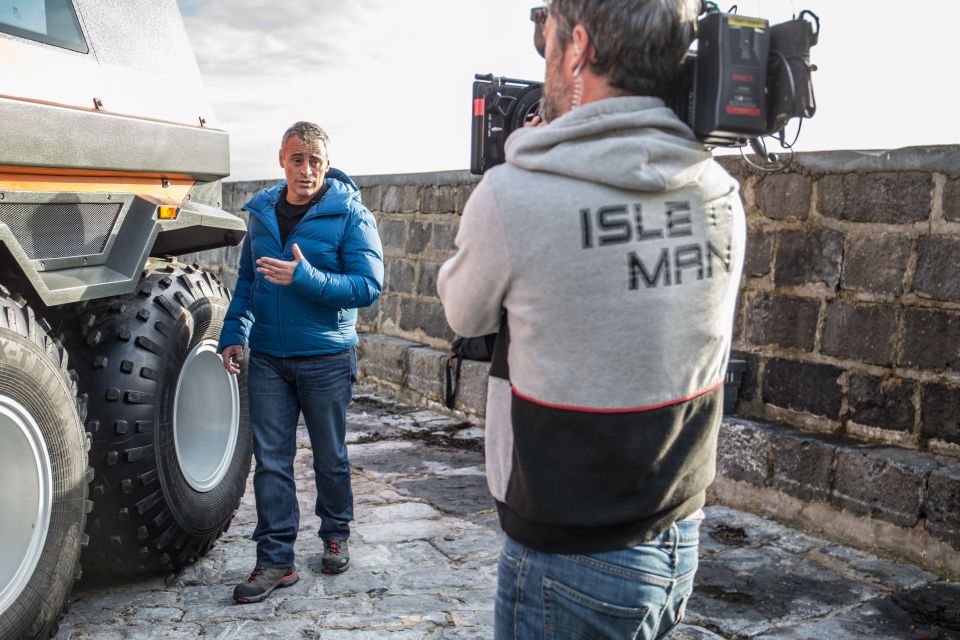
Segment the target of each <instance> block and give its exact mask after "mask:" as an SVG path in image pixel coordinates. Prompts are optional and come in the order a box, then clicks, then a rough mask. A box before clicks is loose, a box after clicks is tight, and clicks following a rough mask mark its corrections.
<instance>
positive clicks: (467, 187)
mask: <svg viewBox="0 0 960 640" xmlns="http://www.w3.org/2000/svg"><path fill="white" fill-rule="evenodd" d="M476 186H477V185H476V184H461V185H458V186H457V213H459V214H462V213H463V208H464V207H465V206H467V200H469V199H470V194H472V193H473V190H474V189H475V188H476Z"/></svg>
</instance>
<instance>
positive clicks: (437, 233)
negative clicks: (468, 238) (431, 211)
mask: <svg viewBox="0 0 960 640" xmlns="http://www.w3.org/2000/svg"><path fill="white" fill-rule="evenodd" d="M457 229H458V227H457V225H453V224H434V225H433V234H432V235H431V238H430V248H431V250H430V254H431V255H433V256H434V257H436V258H438V259H441V260H446V259H447V258H449V257H452V256H453V254H454V253H455V252H456V250H457V247H456V244H454V239H455V238H456V237H457Z"/></svg>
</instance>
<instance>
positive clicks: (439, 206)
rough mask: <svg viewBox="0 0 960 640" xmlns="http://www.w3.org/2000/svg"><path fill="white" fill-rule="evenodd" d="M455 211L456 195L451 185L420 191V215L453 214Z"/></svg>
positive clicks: (431, 187)
mask: <svg viewBox="0 0 960 640" xmlns="http://www.w3.org/2000/svg"><path fill="white" fill-rule="evenodd" d="M456 210H457V194H456V190H455V189H454V187H453V186H452V185H449V184H444V185H439V186H428V187H422V188H421V189H420V212H421V213H453V212H455V211H456Z"/></svg>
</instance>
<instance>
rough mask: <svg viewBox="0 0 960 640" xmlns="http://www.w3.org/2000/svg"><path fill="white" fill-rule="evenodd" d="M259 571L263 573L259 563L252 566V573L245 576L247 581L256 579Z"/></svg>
mask: <svg viewBox="0 0 960 640" xmlns="http://www.w3.org/2000/svg"><path fill="white" fill-rule="evenodd" d="M261 573H263V567H261V566H260V565H257V566H255V567H254V568H253V573H251V574H250V577H249V578H247V582H253V581H254V580H256V579H257V576H259V575H260V574H261Z"/></svg>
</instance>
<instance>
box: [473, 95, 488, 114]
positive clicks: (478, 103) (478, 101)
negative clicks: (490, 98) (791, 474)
mask: <svg viewBox="0 0 960 640" xmlns="http://www.w3.org/2000/svg"><path fill="white" fill-rule="evenodd" d="M486 102H487V101H486V99H484V98H474V99H473V116H474V117H475V118H479V117H482V116H483V112H484V111H485V110H486Z"/></svg>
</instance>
